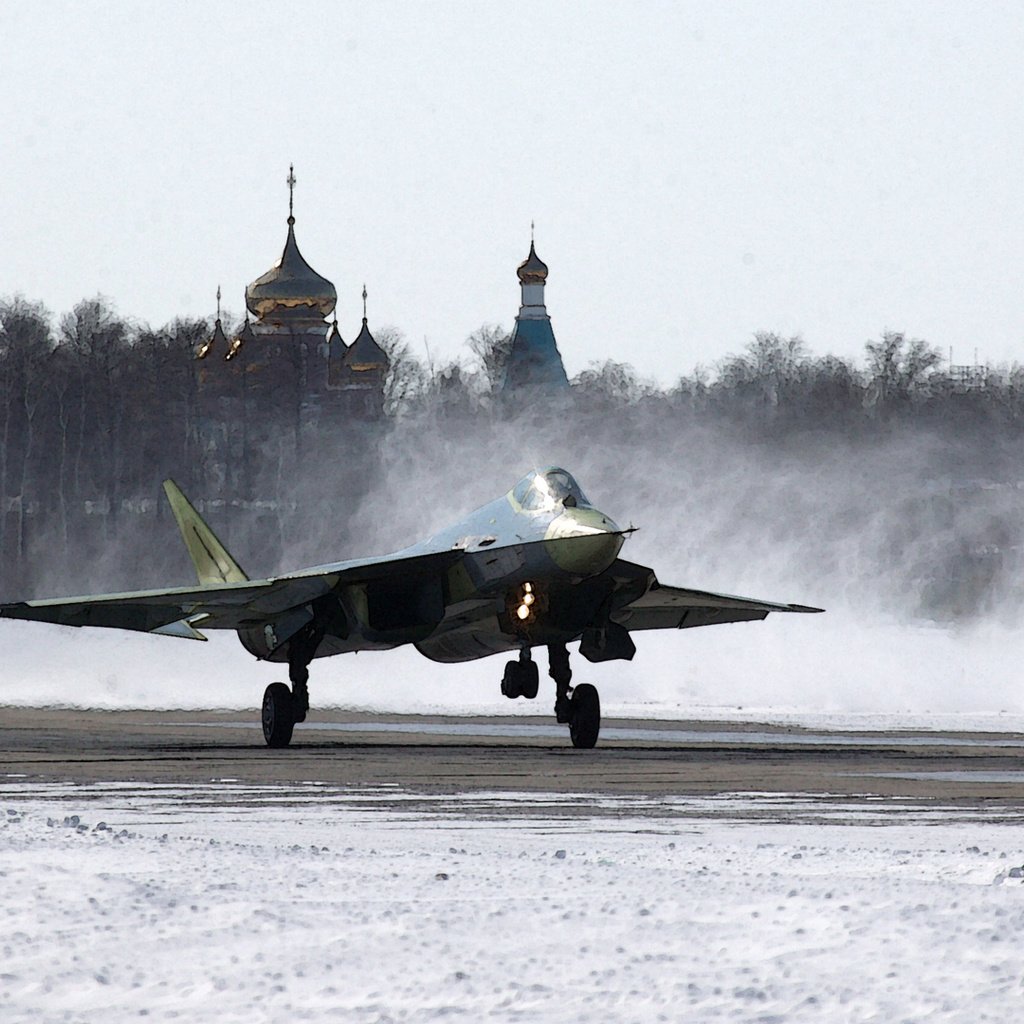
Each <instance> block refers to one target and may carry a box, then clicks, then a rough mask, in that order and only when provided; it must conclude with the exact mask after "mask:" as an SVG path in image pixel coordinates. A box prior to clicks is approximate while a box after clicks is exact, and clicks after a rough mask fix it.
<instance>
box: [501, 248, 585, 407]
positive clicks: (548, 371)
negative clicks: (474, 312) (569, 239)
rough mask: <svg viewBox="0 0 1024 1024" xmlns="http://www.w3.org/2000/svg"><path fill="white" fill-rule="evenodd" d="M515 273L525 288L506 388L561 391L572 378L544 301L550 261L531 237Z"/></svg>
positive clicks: (506, 376) (513, 339) (507, 373)
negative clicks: (525, 254)
mask: <svg viewBox="0 0 1024 1024" xmlns="http://www.w3.org/2000/svg"><path fill="white" fill-rule="evenodd" d="M516 274H517V275H518V277H519V284H520V286H521V288H522V303H521V305H520V306H519V315H518V316H517V317H516V326H515V330H514V331H513V332H512V344H511V349H510V351H509V357H508V363H507V365H506V370H505V384H504V389H503V390H504V391H506V392H509V391H519V390H522V389H524V388H529V389H534V390H537V391H560V390H563V389H566V388H568V387H569V378H568V377H567V376H566V374H565V367H564V366H563V365H562V357H561V355H560V354H559V351H558V345H557V344H556V343H555V334H554V331H552V329H551V317H549V316H548V311H547V307H546V306H545V305H544V285H545V284H546V283H547V279H548V268H547V265H546V264H545V263H544V262H543V261H542V260H541V259H540V257H539V256H538V255H537V251H536V249H535V248H534V245H533V240H532V239H531V240H530V255H529V256H527V257H526V259H525V260H523V262H522V263H520V264H519V267H518V269H517V270H516Z"/></svg>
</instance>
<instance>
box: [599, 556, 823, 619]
mask: <svg viewBox="0 0 1024 1024" xmlns="http://www.w3.org/2000/svg"><path fill="white" fill-rule="evenodd" d="M608 572H609V574H610V575H611V576H612V578H613V579H614V580H615V582H616V584H617V587H616V591H617V599H616V600H614V601H613V607H612V613H611V618H612V620H613V621H614V622H617V623H619V624H620V625H622V626H625V627H626V629H628V630H630V631H632V630H634V629H689V628H692V627H694V626H713V625H717V624H718V623H723V622H749V621H751V620H755V619H763V618H766V617H767V615H768V614H769V612H821V611H824V609H823V608H811V607H809V606H808V605H802V604H781V603H779V602H776V601H761V600H759V599H757V598H750V597H737V596H735V595H733V594H716V593H712V592H711V591H708V590H689V589H686V588H684V587H668V586H665V585H664V584H662V583H660V582H659V581H658V578H657V576H655V574H654V571H653V570H652V569H648V568H645V567H644V566H642V565H634V564H633V563H632V562H625V561H623V560H622V559H618V560H617V561H616V562H615V563H614V564H613V565H612V567H611V568H610V569H609V570H608Z"/></svg>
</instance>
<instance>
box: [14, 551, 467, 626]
mask: <svg viewBox="0 0 1024 1024" xmlns="http://www.w3.org/2000/svg"><path fill="white" fill-rule="evenodd" d="M461 554H462V552H461V551H442V552H435V553H431V554H425V555H416V556H412V557H409V558H398V559H395V558H390V559H389V558H384V559H381V560H380V561H377V562H370V561H365V560H360V561H356V562H352V563H345V562H339V563H337V564H336V565H333V566H331V571H329V572H327V571H325V572H317V573H310V572H308V571H306V572H304V573H298V574H295V575H292V576H280V577H275V578H272V579H266V580H246V581H245V582H239V583H222V584H215V585H208V586H200V587H191V588H171V589H167V590H140V591H133V592H131V593H125V594H101V595H94V596H87V597H64V598H56V599H52V600H45V601H21V602H18V603H16V604H0V618H8V619H29V620H32V621H35V622H50V623H55V624H57V625H63V626H106V627H112V628H115V629H131V630H137V631H140V632H143V633H160V634H164V635H169V636H182V637H188V638H190V639H194V640H205V639H206V638H205V637H204V636H203V635H202V634H201V633H199V632H197V627H198V628H202V629H239V628H245V627H250V626H260V625H262V624H264V623H266V622H268V621H271V620H273V619H274V618H275V617H277V616H280V615H282V614H284V613H285V612H288V611H290V610H291V609H294V608H298V607H301V606H304V605H307V604H309V602H311V601H315V600H316V599H317V598H319V597H323V596H324V595H326V594H328V593H330V592H331V591H332V590H333V589H334V588H335V587H336V586H338V584H339V583H363V582H369V581H372V580H375V579H380V578H384V577H391V576H398V577H401V576H403V575H417V574H421V573H429V572H435V571H442V570H444V569H446V568H447V567H448V566H450V565H452V564H454V562H455V561H456V560H457V559H458V558H459V557H460V556H461Z"/></svg>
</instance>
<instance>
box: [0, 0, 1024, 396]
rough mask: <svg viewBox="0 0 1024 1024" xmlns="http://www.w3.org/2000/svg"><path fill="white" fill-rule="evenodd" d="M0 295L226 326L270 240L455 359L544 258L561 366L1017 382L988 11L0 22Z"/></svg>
mask: <svg viewBox="0 0 1024 1024" xmlns="http://www.w3.org/2000/svg"><path fill="white" fill-rule="evenodd" d="M0 41H2V42H0V96H2V97H3V101H4V102H3V135H2V143H0V180H2V187H0V296H10V295H11V294H14V293H17V292H20V293H23V294H24V295H25V296H26V297H28V298H30V299H34V300H41V301H42V302H44V303H45V304H46V305H47V306H48V307H49V308H50V309H51V310H52V311H53V312H54V313H56V314H59V313H62V312H66V311H67V310H69V309H70V308H71V306H72V305H73V304H74V303H75V302H77V301H78V300H79V299H81V298H84V297H90V296H94V295H96V294H97V293H102V294H103V295H105V296H108V297H109V298H111V299H112V300H113V301H114V302H115V304H116V305H117V308H118V309H119V310H120V312H121V313H122V314H124V315H126V316H129V317H131V318H134V319H137V320H141V321H147V322H149V323H150V324H152V325H154V326H156V325H159V324H163V323H165V322H167V321H168V320H170V319H172V318H173V317H175V316H177V315H183V314H188V315H200V316H211V315H212V313H213V310H214V308H215V297H214V296H215V291H216V288H217V285H218V284H220V285H221V286H222V287H223V289H224V304H225V307H226V308H227V309H228V310H230V311H232V312H234V313H236V314H239V315H240V314H241V313H242V312H243V307H244V299H243V294H244V289H245V286H246V284H247V283H248V282H249V281H251V280H253V279H254V278H256V277H257V276H259V275H260V274H262V273H263V272H264V271H265V270H267V269H268V268H269V267H270V266H271V265H272V264H273V263H274V261H275V260H276V259H277V258H278V256H279V255H280V250H281V248H282V245H283V243H284V238H285V232H286V224H285V219H286V217H287V214H288V191H287V186H286V185H285V179H286V177H287V174H288V164H289V162H294V164H295V173H296V177H297V178H298V185H297V188H296V194H295V214H296V219H297V223H296V231H297V236H298V240H299V244H300V247H301V249H302V252H303V254H304V255H305V257H306V258H307V260H308V261H309V262H310V263H311V264H312V265H313V267H315V268H316V269H317V270H318V271H319V272H320V273H322V274H323V275H324V276H326V277H328V278H330V279H331V280H332V281H333V282H334V284H335V286H336V287H337V289H338V294H339V302H338V310H339V319H340V322H341V330H342V334H343V336H344V337H345V338H346V340H352V338H353V337H354V335H355V333H356V332H357V330H358V326H359V317H360V315H361V309H360V307H361V300H360V292H361V290H362V286H363V282H364V281H365V282H366V285H367V288H368V290H369V294H370V298H369V313H370V320H371V326H373V325H384V324H393V325H395V326H398V327H400V328H401V329H402V330H403V331H404V332H405V333H406V335H407V337H408V339H409V341H410V342H411V343H413V345H414V347H415V348H416V349H417V350H418V351H420V352H422V346H423V340H424V338H426V339H427V340H428V342H429V345H430V349H431V351H432V352H433V353H434V355H435V357H439V358H447V357H455V356H458V355H460V354H467V350H466V349H465V347H464V344H463V343H464V340H465V338H466V336H467V335H468V334H469V333H470V332H471V331H472V330H474V329H475V328H476V327H478V326H479V325H480V324H482V323H484V322H498V323H502V324H504V325H505V326H507V327H510V326H511V324H512V320H513V318H514V316H515V314H516V310H517V308H518V304H519V288H518V282H517V280H516V276H515V268H516V265H517V264H518V263H519V261H520V260H522V259H523V258H524V257H525V256H526V253H527V251H528V249H529V240H530V221H531V220H536V223H537V229H536V230H537V250H538V253H539V254H540V255H541V257H542V258H543V259H544V260H545V261H546V262H547V263H548V265H549V267H550V277H549V283H548V288H547V300H548V309H549V311H550V313H551V315H552V319H553V324H554V329H555V335H556V337H557V339H558V343H559V347H560V348H561V351H562V354H563V357H564V360H565V363H566V368H567V370H568V371H569V373H570V375H573V374H575V373H577V372H579V371H580V370H581V369H584V368H585V367H586V366H587V365H588V363H590V362H591V361H594V360H603V359H606V358H612V359H619V360H625V361H628V362H631V363H633V365H634V366H636V368H637V369H638V370H639V371H640V372H641V373H643V374H645V375H649V376H653V377H655V378H657V379H658V380H660V381H661V382H663V383H669V382H671V381H673V380H674V379H676V378H677V377H678V376H679V374H680V373H682V372H690V371H691V370H692V369H693V367H694V365H695V364H697V363H703V364H705V365H709V366H710V365H713V364H714V363H715V361H716V360H718V359H720V358H722V356H724V355H726V354H729V353H733V352H738V351H739V350H741V349H742V347H743V346H744V345H745V344H746V343H747V341H749V339H750V337H751V335H752V334H753V332H754V331H756V330H760V329H769V330H777V331H781V332H785V333H786V334H790V333H800V334H802V335H803V337H804V339H805V340H806V341H807V343H808V345H809V346H810V348H811V349H812V350H813V351H815V352H817V353H819V354H820V353H825V352H833V353H836V354H840V355H850V356H859V355H860V353H861V352H862V350H863V345H864V342H865V341H866V340H867V339H869V338H873V337H877V336H878V335H879V334H880V333H881V331H883V330H884V329H886V328H890V329H896V330H903V331H906V332H907V333H909V334H911V335H914V336H918V337H923V338H926V339H927V340H928V341H930V342H932V343H934V344H936V345H938V346H939V347H940V348H941V349H942V351H943V353H944V354H945V353H948V349H949V347H950V346H952V347H953V349H954V359H955V361H956V362H970V361H972V360H973V358H974V349H975V348H977V349H978V353H979V356H980V358H981V359H982V360H983V361H984V360H986V359H987V360H989V361H992V362H1002V361H1014V360H1018V359H1019V360H1021V361H1024V273H1022V266H1024V199H1022V192H1024V186H1022V182H1024V140H1022V126H1024V117H1022V115H1024V109H1022V108H1024V71H1022V68H1024V59H1022V54H1024V6H1022V5H1021V4H1020V3H1006V4H1003V3H996V2H988V3H968V2H958V3H944V2H936V0H929V2H926V3H870V2H864V0H859V2H856V3H839V2H829V3H797V2H790V3H771V4H765V3H763V2H757V3H731V4H724V3H686V2H680V0H673V2H671V3H654V2H649V3H621V2H618V0H616V2H596V0H595V2H591V3H553V2H548V3H530V2H517V3H514V4H513V3H507V2H503V3H468V2H466V3H444V2H436V0H435V2H431V3H411V2H410V3H381V2H373V3H369V2H363V3H345V2H341V3H339V2H330V3H326V2H324V3H307V4H302V3H298V2H295V3H291V4H288V5H282V4H280V3H270V2H261V0H246V2H245V3H228V2H225V3H205V2H204V3H179V4H172V3H160V4H157V3H129V2H110V3H83V2H75V3H55V2H40V3H38V4H23V3H16V2H15V0H0Z"/></svg>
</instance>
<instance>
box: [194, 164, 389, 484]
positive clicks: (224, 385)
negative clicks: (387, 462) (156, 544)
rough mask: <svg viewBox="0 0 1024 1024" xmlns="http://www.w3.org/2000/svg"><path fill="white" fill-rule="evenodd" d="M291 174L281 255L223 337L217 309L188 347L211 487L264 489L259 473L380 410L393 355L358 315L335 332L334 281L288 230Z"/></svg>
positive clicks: (317, 449) (370, 425) (291, 226)
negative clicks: (198, 341) (356, 324)
mask: <svg viewBox="0 0 1024 1024" xmlns="http://www.w3.org/2000/svg"><path fill="white" fill-rule="evenodd" d="M295 184H296V180H295V173H294V169H293V168H292V169H291V170H290V172H289V175H288V190H289V194H288V221H287V224H288V233H287V235H286V237H285V243H284V250H283V251H282V253H281V258H280V259H279V260H278V261H277V263H275V264H274V266H273V267H271V268H270V270H268V271H267V272H266V273H265V274H262V275H261V276H260V277H257V278H256V280H255V281H253V282H252V283H251V284H250V285H249V286H248V287H247V288H246V289H245V306H246V311H247V313H246V317H245V322H244V323H243V325H242V327H241V329H240V330H239V331H238V333H237V335H235V336H234V337H231V338H229V337H228V335H227V333H226V332H225V330H224V326H223V322H222V320H221V315H220V289H219V288H218V289H217V318H216V321H215V323H214V329H213V334H212V335H211V336H210V337H209V338H208V339H206V341H204V342H203V344H202V345H201V346H200V347H199V349H198V351H197V352H196V353H195V357H196V361H197V364H198V367H197V369H198V401H199V416H198V417H197V420H198V433H199V441H200V449H201V451H202V453H203V457H204V460H205V463H206V472H207V476H208V479H209V480H210V482H211V487H212V490H213V491H214V493H221V494H225V495H227V494H233V495H248V496H250V497H252V496H256V495H259V494H262V493H266V492H267V489H268V485H267V481H266V479H261V478H262V477H265V476H273V475H274V474H278V475H279V474H280V472H281V470H282V467H283V466H285V464H287V467H286V468H288V469H291V468H294V467H295V466H297V465H299V464H301V463H302V462H303V461H304V460H305V458H306V457H307V456H310V455H312V456H314V457H316V456H317V455H318V454H319V455H322V448H323V445H324V444H325V443H327V444H335V445H336V444H339V443H341V439H342V438H343V437H346V436H347V437H351V436H352V434H353V432H354V431H355V432H357V433H358V432H363V433H365V432H366V431H372V430H373V429H374V426H375V424H377V423H379V422H380V421H381V420H382V419H383V415H384V388H385V383H386V381H387V375H388V370H389V367H390V360H389V359H388V356H387V353H386V352H384V350H383V349H382V348H381V347H380V345H378V344H377V342H376V340H375V339H374V337H373V334H372V333H371V331H370V328H369V323H368V319H367V313H366V301H367V291H366V286H365V285H364V286H363V323H362V328H361V330H360V331H359V333H358V334H357V335H356V338H355V340H354V341H353V342H352V344H350V345H347V344H346V343H345V342H344V340H343V339H342V336H341V331H340V328H339V326H338V319H337V315H336V314H335V316H334V319H333V322H332V323H330V324H328V321H327V317H329V316H331V314H332V313H335V307H336V305H337V302H338V293H337V290H336V289H335V287H334V285H333V283H332V282H331V281H329V280H328V279H327V278H326V277H323V276H322V275H321V274H319V273H317V271H315V270H314V269H313V268H312V267H311V266H310V265H309V263H307V262H306V259H305V257H304V256H303V255H302V253H301V251H300V250H299V244H298V241H297V240H296V237H295V211H294V202H295Z"/></svg>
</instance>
